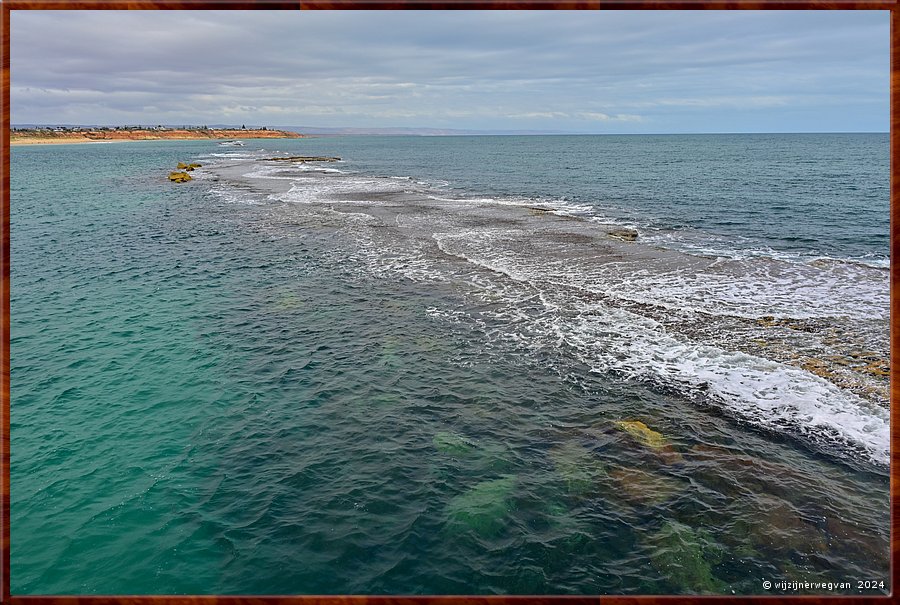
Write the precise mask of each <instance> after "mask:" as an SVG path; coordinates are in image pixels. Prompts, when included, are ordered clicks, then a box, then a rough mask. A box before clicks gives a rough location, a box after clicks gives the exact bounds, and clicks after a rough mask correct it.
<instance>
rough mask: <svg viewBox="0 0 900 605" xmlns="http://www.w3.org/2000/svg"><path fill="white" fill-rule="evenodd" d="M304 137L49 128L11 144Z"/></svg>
mask: <svg viewBox="0 0 900 605" xmlns="http://www.w3.org/2000/svg"><path fill="white" fill-rule="evenodd" d="M304 137H305V135H302V134H298V133H296V132H289V131H285V130H268V129H266V130H262V129H252V130H248V129H196V130H195V129H189V130H188V129H171V130H152V129H134V130H77V131H62V132H59V131H52V130H47V129H33V130H19V131H15V132H11V133H10V136H9V144H10V145H61V144H69V143H116V142H122V141H160V140H186V141H190V140H206V139H209V140H217V139H300V138H304Z"/></svg>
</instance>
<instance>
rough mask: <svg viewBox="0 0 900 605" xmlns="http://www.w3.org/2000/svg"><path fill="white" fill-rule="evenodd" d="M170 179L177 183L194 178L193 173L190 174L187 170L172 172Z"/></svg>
mask: <svg viewBox="0 0 900 605" xmlns="http://www.w3.org/2000/svg"><path fill="white" fill-rule="evenodd" d="M169 180H170V181H172V182H175V183H184V182H187V181H190V180H192V179H191V175H189V174H188V173H187V172H170V173H169Z"/></svg>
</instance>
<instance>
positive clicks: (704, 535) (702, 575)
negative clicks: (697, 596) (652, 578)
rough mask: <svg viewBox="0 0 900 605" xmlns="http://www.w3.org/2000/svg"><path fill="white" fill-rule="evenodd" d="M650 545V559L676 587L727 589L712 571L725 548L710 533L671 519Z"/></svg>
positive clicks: (705, 590) (698, 590)
mask: <svg viewBox="0 0 900 605" xmlns="http://www.w3.org/2000/svg"><path fill="white" fill-rule="evenodd" d="M650 545H651V547H652V551H651V553H650V562H651V563H652V564H653V567H654V568H656V570H657V571H658V572H660V573H661V574H663V575H664V576H666V578H667V579H668V580H669V582H670V583H672V584H673V585H674V586H677V587H679V588H681V589H682V590H683V591H685V592H689V593H723V592H724V591H725V589H726V585H725V583H724V582H722V581H721V580H719V579H718V578H716V577H715V576H714V575H713V572H712V566H713V565H715V564H717V563H720V562H721V561H722V558H723V556H724V550H723V549H722V547H721V546H720V545H719V544H717V543H716V542H715V540H713V538H712V536H711V535H710V534H709V533H708V532H706V531H704V530H695V529H692V528H690V527H688V526H687V525H684V524H682V523H678V522H677V521H668V522H666V524H665V525H663V526H662V529H660V530H659V532H657V533H656V534H654V535H653V537H652V538H651V539H650Z"/></svg>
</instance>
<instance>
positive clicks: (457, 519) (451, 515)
mask: <svg viewBox="0 0 900 605" xmlns="http://www.w3.org/2000/svg"><path fill="white" fill-rule="evenodd" d="M515 485H516V477H515V476H514V475H506V476H504V477H501V478H500V479H494V480H492V481H484V482H482V483H479V484H478V485H476V486H475V487H473V488H472V489H470V490H469V491H467V492H465V493H462V494H460V495H459V496H456V497H455V498H453V499H452V500H451V501H450V504H449V505H448V506H447V522H448V524H449V526H450V527H451V528H453V529H454V530H456V531H468V530H471V531H474V532H475V533H477V534H478V535H480V536H483V537H489V536H493V535H496V534H498V533H499V532H500V530H502V529H503V527H504V526H505V525H506V516H507V514H508V513H509V512H510V511H511V510H512V492H513V488H515Z"/></svg>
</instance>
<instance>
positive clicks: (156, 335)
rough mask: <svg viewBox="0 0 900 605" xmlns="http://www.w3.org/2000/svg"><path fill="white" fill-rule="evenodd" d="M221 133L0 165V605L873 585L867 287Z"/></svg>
mask: <svg viewBox="0 0 900 605" xmlns="http://www.w3.org/2000/svg"><path fill="white" fill-rule="evenodd" d="M536 140H537V139H536ZM331 141H333V143H329V140H326V139H318V140H315V141H312V140H301V141H292V142H276V143H273V142H270V141H266V142H264V143H263V145H265V146H267V147H270V148H271V147H272V146H273V145H278V144H280V145H282V147H283V150H284V152H285V153H288V152H290V153H292V154H298V153H304V152H306V151H307V147H308V148H309V149H310V150H311V151H309V154H310V155H313V154H315V155H319V154H324V153H323V151H325V152H327V150H328V149H329V144H333V145H335V146H336V147H337V146H340V145H345V146H349V145H350V144H351V142H347V141H344V142H340V141H341V140H338V139H333V140H331ZM374 142H375V139H371V140H367V141H366V142H365V143H359V144H358V146H359V148H360V149H362V148H363V147H365V145H374ZM417 144H418V143H417ZM422 144H423V145H430V146H435V145H439V142H437V141H435V142H428V143H422ZM459 144H460V143H459V142H454V141H450V142H449V143H447V145H449V146H450V150H449V151H447V150H445V151H444V153H446V154H451V155H452V153H451V152H453V153H455V151H454V150H455V149H456V148H455V147H453V146H454V145H455V146H458V145H459ZM484 144H485V143H479V145H484ZM505 144H506V142H501V143H499V145H500V146H501V147H502V146H503V145H505ZM250 145H253V146H252V147H250V148H248V149H246V150H244V149H242V150H240V151H239V152H232V151H229V152H228V156H227V157H222V155H221V154H222V150H221V149H222V148H218V147H217V146H215V145H214V144H213V143H210V142H177V143H175V142H159V143H137V144H130V143H125V144H117V145H105V146H90V147H89V148H86V147H84V146H82V147H76V146H60V147H54V148H41V149H22V148H18V149H15V150H14V152H13V159H12V161H13V170H12V174H13V190H12V200H13V206H12V230H13V242H12V243H13V280H12V287H13V291H12V314H13V315H12V316H13V325H12V353H13V354H12V364H13V368H12V397H13V403H12V410H11V411H12V456H13V457H12V471H11V475H12V487H13V489H12V494H13V496H12V497H13V500H12V509H11V510H12V577H11V579H12V591H13V593H14V594H15V593H18V594H21V593H26V594H27V593H30V594H39V593H124V592H135V593H244V594H247V593H267V594H276V593H306V594H329V593H344V594H346V593H365V594H380V593H388V594H460V593H477V594H492V593H510V594H529V593H573V594H605V593H613V594H639V593H694V592H712V593H723V594H732V593H737V594H770V593H771V591H768V592H767V591H766V590H765V589H764V588H763V587H762V581H763V580H766V579H768V580H770V581H773V582H774V581H779V580H781V579H783V580H787V581H794V580H807V579H809V580H811V581H837V582H840V581H845V582H851V583H852V586H851V588H850V589H848V590H842V591H841V592H848V593H855V592H857V591H856V582H855V581H856V580H865V579H870V580H872V579H875V580H884V581H885V582H887V581H888V577H887V575H888V574H887V571H888V564H889V559H888V546H887V545H888V535H889V534H888V499H887V485H888V482H887V476H886V474H885V469H884V466H883V465H882V464H881V461H882V460H883V454H884V451H885V449H884V448H885V447H886V441H885V439H886V436H884V434H883V432H884V431H886V418H887V415H886V411H885V408H884V407H882V406H883V405H884V403H885V400H886V396H885V395H884V391H883V389H884V386H885V381H884V380H882V378H881V377H879V376H877V375H875V374H871V373H865V372H862V371H860V370H859V368H857V367H856V366H853V365H849V362H848V365H846V366H840V367H846V368H848V369H847V370H846V371H845V372H844V375H846V376H844V375H841V376H834V375H832V376H829V377H828V378H824V377H823V376H821V375H819V374H817V373H815V372H813V371H810V370H815V369H816V368H817V366H816V367H813V366H809V363H808V362H809V360H811V359H823V358H825V356H826V355H829V354H830V355H834V356H837V357H841V356H842V358H847V359H853V358H852V357H850V355H851V353H853V352H854V351H857V352H860V351H858V349H867V350H865V351H861V352H863V353H874V354H875V356H876V357H877V358H878V359H881V358H882V357H886V347H887V345H886V326H887V324H886V304H887V303H886V301H887V298H886V293H885V294H884V295H883V296H882V298H874V299H873V298H872V297H871V296H868V295H866V296H857V297H856V298H854V292H855V290H854V289H853V288H847V287H845V286H846V283H847V282H848V280H850V279H853V280H855V283H861V282H864V281H865V280H869V281H870V282H871V288H872V289H873V291H876V292H877V291H878V290H877V284H878V283H880V282H879V280H883V279H884V275H885V273H884V271H883V269H879V268H877V267H870V266H867V265H863V264H857V263H847V262H824V263H823V262H818V263H809V262H804V261H799V262H793V261H786V260H784V259H779V258H773V257H772V256H767V257H764V258H761V259H757V260H756V261H754V260H753V259H752V258H716V257H709V256H697V255H686V254H685V253H684V251H685V247H684V246H681V245H678V246H672V247H668V248H659V247H658V246H657V245H646V243H642V240H644V239H649V236H648V237H646V238H645V235H646V233H645V232H644V231H642V232H641V236H639V238H638V240H637V241H636V242H625V241H621V240H618V239H615V238H612V237H609V236H608V235H607V233H608V231H610V230H611V229H612V228H613V226H612V225H610V224H609V223H608V222H603V221H601V220H598V217H597V216H596V211H593V213H591V212H580V213H579V212H574V214H576V216H572V214H573V210H572V208H571V207H562V206H561V205H559V204H558V205H556V206H552V205H550V201H551V200H548V199H547V198H540V197H527V196H524V195H508V196H506V197H498V196H497V194H496V192H491V191H482V190H479V189H477V188H474V187H473V186H472V183H465V188H463V187H462V185H460V184H459V183H457V185H459V187H458V188H453V187H449V186H448V185H441V186H440V187H438V188H437V189H435V187H434V185H435V183H433V182H428V181H423V179H419V178H415V179H405V178H391V177H397V176H408V173H404V172H403V171H402V170H399V169H397V170H394V171H389V170H388V167H389V166H387V164H389V162H387V160H383V162H384V165H382V166H381V167H380V168H377V169H376V168H371V167H370V168H366V169H363V167H362V166H361V165H360V166H356V165H353V164H352V161H351V159H350V158H345V160H347V161H346V162H344V163H340V164H322V165H312V164H309V165H299V166H297V165H295V166H291V165H285V164H283V163H276V162H269V163H266V162H260V161H256V160H255V159H254V158H262V157H272V155H273V152H272V151H271V150H270V151H267V152H258V153H257V151H256V146H255V144H251V143H248V146H250ZM385 145H393V146H394V148H395V149H394V150H395V151H396V148H400V147H402V145H400V144H399V143H397V142H391V143H389V144H388V143H385ZM305 146H306V147H305ZM495 151H496V152H497V153H498V154H501V153H502V150H495ZM339 152H340V153H343V151H340V150H337V149H336V150H335V151H334V152H332V153H334V154H338V153H339ZM360 155H361V156H363V157H369V158H371V157H372V156H365V154H364V153H363V152H362V151H360ZM242 156H247V157H242ZM195 159H199V161H200V162H202V163H204V168H203V169H201V170H199V171H197V175H196V177H197V178H196V180H195V181H193V182H191V183H188V184H185V185H177V186H176V185H174V184H171V183H168V182H167V181H165V180H164V176H165V174H167V173H168V170H169V169H170V168H171V165H174V164H175V163H176V162H177V161H188V160H195ZM360 164H362V162H360ZM399 167H400V166H395V168H399ZM445 170H446V171H448V172H450V171H452V170H451V167H448V168H445ZM453 170H461V169H460V168H459V167H456V168H453ZM338 171H339V172H338ZM88 174H90V177H89V178H86V175H88ZM248 174H251V175H255V176H250V177H248V176H245V175H248ZM263 175H267V176H268V177H272V176H277V177H280V178H259V177H260V176H263ZM444 176H445V175H444V174H443V173H439V174H436V175H435V177H434V178H436V179H439V178H442V177H444ZM476 176H477V174H476V175H475V176H472V177H470V178H471V179H472V181H475V180H477V179H476V178H475V177H476ZM573 203H574V202H573ZM544 206H547V207H549V208H555V209H556V210H554V211H552V212H545V211H543V210H537V209H535V208H542V207H544ZM634 212H635V213H636V214H637V210H634ZM604 220H608V217H605V218H604ZM651 243H654V244H658V242H655V241H651ZM864 254H865V253H863V254H862V255H864ZM862 255H857V256H862ZM741 280H743V281H741ZM736 283H737V284H742V283H743V284H755V285H754V286H751V285H745V286H742V287H741V288H739V289H737V291H733V286H734V285H735V284H736ZM730 287H731V289H730ZM764 294H765V295H764ZM842 299H843V300H844V305H843V306H839V304H838V303H839V302H840V301H841V300H842ZM882 303H883V304H884V307H882V306H880V305H881V304H882ZM845 334H854V335H856V337H857V338H858V339H859V342H854V341H852V340H851V339H848V338H847V337H846V336H845ZM868 349H873V350H874V351H870V350H868ZM878 356H882V357H878ZM859 359H861V360H862V361H865V362H866V363H869V361H867V360H865V359H863V358H862V357H860V358H859ZM862 361H861V362H860V363H862ZM873 361H877V359H875V360H873ZM804 362H807V366H808V367H807V368H806V369H804V367H803V365H804ZM836 365H838V366H839V365H840V364H836ZM830 367H831V366H829V368H830ZM860 367H862V366H860ZM820 373H822V372H820ZM841 377H844V378H845V381H844V382H841V380H840V378H841ZM742 383H743V384H742ZM766 389H770V390H769V391H767V390H766ZM776 390H777V391H776ZM772 392H777V394H776V395H772ZM767 402H768V403H767ZM767 406H768V407H767ZM638 423H641V424H638ZM888 589H889V587H888V586H885V588H884V589H883V590H879V591H878V592H882V591H883V592H887V590H888ZM813 592H815V591H813Z"/></svg>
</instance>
